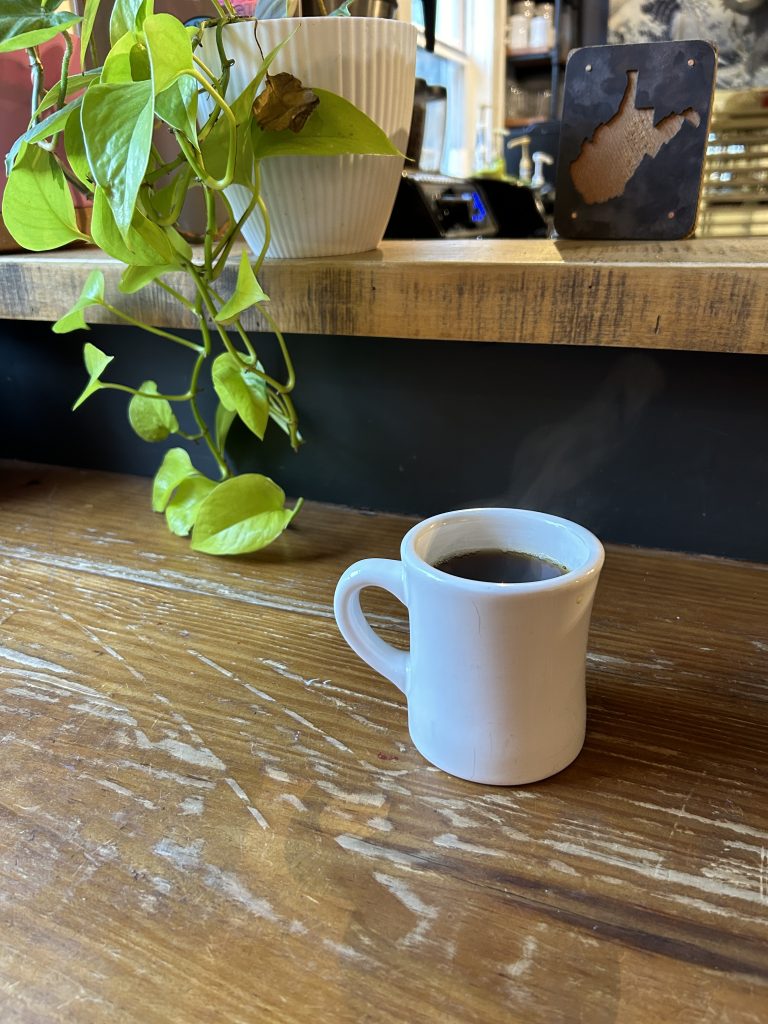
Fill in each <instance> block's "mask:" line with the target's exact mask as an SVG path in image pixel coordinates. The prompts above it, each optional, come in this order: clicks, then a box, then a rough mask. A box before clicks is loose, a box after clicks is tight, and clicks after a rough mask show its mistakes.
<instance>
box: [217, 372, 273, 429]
mask: <svg viewBox="0 0 768 1024" xmlns="http://www.w3.org/2000/svg"><path fill="white" fill-rule="evenodd" d="M211 378H212V380H213V387H214V389H215V391H216V394H217V395H218V396H219V401H220V402H221V404H222V405H223V406H224V407H225V408H226V409H229V410H230V412H236V413H237V415H238V416H239V417H240V419H241V420H242V421H243V423H245V425H246V427H248V429H249V430H250V431H251V432H252V433H254V434H255V435H256V437H258V438H259V439H260V440H262V439H263V437H264V432H265V431H266V429H267V423H268V422H269V400H268V398H267V386H266V384H265V383H264V381H263V379H262V378H261V377H260V376H259V375H258V374H257V373H254V372H253V370H248V369H245V368H244V367H242V366H240V365H239V364H238V362H237V360H236V359H235V358H234V357H233V356H231V355H230V354H229V352H222V353H221V355H219V356H217V357H216V358H215V359H214V361H213V366H212V367H211Z"/></svg>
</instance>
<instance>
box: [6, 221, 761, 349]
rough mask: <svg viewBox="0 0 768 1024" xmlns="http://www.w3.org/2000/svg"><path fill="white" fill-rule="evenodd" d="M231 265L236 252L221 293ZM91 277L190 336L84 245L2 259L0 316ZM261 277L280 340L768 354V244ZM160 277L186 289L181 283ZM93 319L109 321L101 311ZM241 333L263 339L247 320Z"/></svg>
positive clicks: (645, 248)
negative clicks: (99, 276)
mask: <svg viewBox="0 0 768 1024" xmlns="http://www.w3.org/2000/svg"><path fill="white" fill-rule="evenodd" d="M237 264H238V256H237V254H235V256H233V258H232V259H231V261H230V265H229V266H228V267H227V269H226V270H225V272H224V276H223V278H222V281H223V291H224V292H225V293H226V291H227V290H228V289H232V288H233V287H234V282H235V276H236V272H237ZM96 268H98V269H100V270H102V271H103V273H104V275H105V278H106V282H107V297H108V300H109V301H110V302H112V303H114V305H115V306H117V307H118V308H120V309H121V310H122V311H124V312H127V313H129V314H130V315H132V316H134V317H137V318H138V319H140V320H145V321H147V322H150V323H153V324H155V325H156V326H158V327H194V326H195V324H194V322H193V320H192V318H191V316H190V315H189V314H186V313H185V311H184V309H183V307H181V306H179V305H178V304H177V303H176V302H174V300H172V299H171V298H170V297H169V296H168V295H167V294H166V293H165V292H163V291H162V290H161V289H160V288H159V287H158V286H157V285H151V286H149V287H147V288H145V289H142V290H141V291H140V292H137V293H135V294H133V295H122V294H121V293H120V292H119V291H118V289H117V283H118V281H119V279H120V275H121V274H122V271H123V269H124V268H123V265H122V264H120V263H118V262H116V261H115V260H112V259H110V258H109V257H107V256H105V255H104V254H103V253H101V252H100V251H99V250H95V249H82V248H81V249H67V250H63V251H58V252H52V253H16V254H9V255H5V256H0V318H16V319H20V320H56V319H58V318H59V317H60V316H61V315H62V314H63V313H65V312H66V311H67V310H68V309H69V308H70V307H71V306H72V304H73V303H74V302H75V300H76V299H77V297H78V296H79V294H80V291H81V289H82V287H83V283H84V281H85V279H86V277H87V276H88V273H89V272H90V271H91V270H93V269H96ZM260 279H261V282H262V285H263V287H264V289H265V291H266V292H267V294H268V295H269V296H270V299H271V303H270V310H271V313H272V315H273V316H274V318H275V320H276V321H277V323H278V324H280V326H281V327H282V329H283V330H284V331H285V332H286V333H291V332H294V333H304V334H337V335H349V336H362V337H368V336H371V337H381V338H424V339H433V338H439V339H444V340H459V341H496V342H511V343H515V342H528V343H531V344H541V345H548V344H556V345H608V346H614V345H618V346H622V347H638V348H653V349H680V350H696V351H712V352H751V353H758V354H759V353H765V352H768V334H766V330H765V324H766V320H768V240H767V239H765V238H738V239H732V238H728V239H709V238H707V239H693V240H689V241H682V242H579V241H568V240H560V241H550V240H546V239H515V240H512V241H505V240H500V239H499V240H497V239H484V240H482V241H477V240H448V239H441V240H439V241H432V242H430V241H427V242H395V241H391V242H390V241H388V242H383V243H382V244H381V246H380V247H379V248H378V249H376V250H374V251H372V252H367V253H359V254H356V255H353V256H335V257H331V258H325V257H324V258H322V259H320V258H318V259H302V260H267V262H266V263H265V265H264V267H263V270H262V272H261V274H260ZM167 280H168V282H169V283H170V284H172V285H173V286H175V287H176V288H179V289H181V290H182V291H184V290H185V282H184V279H183V277H182V276H181V275H170V276H169V277H168V279H167ZM415 310H417V311H418V315H417V316H416V315H414V311H415ZM88 318H89V319H93V320H106V321H112V322H114V321H115V317H114V316H113V315H112V314H110V313H106V312H105V311H104V310H99V309H95V310H89V312H88ZM245 323H246V326H247V327H248V328H249V329H251V330H263V329H264V323H263V321H262V320H261V318H260V317H259V316H258V314H257V313H254V312H250V313H248V314H246V316H245Z"/></svg>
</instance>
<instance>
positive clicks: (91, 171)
mask: <svg viewBox="0 0 768 1024" xmlns="http://www.w3.org/2000/svg"><path fill="white" fill-rule="evenodd" d="M264 2H265V0H262V3H264ZM280 3H281V5H282V7H283V8H284V7H285V5H286V0H280ZM267 5H268V6H271V7H272V8H275V7H277V6H279V3H278V0H271V2H269V0H267ZM61 6H62V0H3V4H2V6H1V7H0V53H2V52H8V51H11V50H19V49H25V50H26V51H27V54H28V56H29V62H30V68H31V74H32V109H31V118H30V122H29V127H28V129H27V131H26V132H25V133H24V135H22V136H21V138H20V139H18V140H17V142H16V143H15V144H14V146H13V148H12V150H11V152H10V153H9V154H8V157H7V160H6V165H7V171H8V183H7V186H6V189H5V193H4V196H3V206H2V212H3V219H4V221H5V224H6V227H7V229H8V230H9V231H10V233H11V234H12V235H13V237H14V238H15V239H16V241H17V242H18V243H19V244H20V245H21V246H23V247H24V248H27V249H31V250H36V251H39V250H47V249H54V248H57V247H59V246H62V245H66V244H68V243H71V242H77V241H80V242H93V243H95V244H96V245H97V246H99V247H100V248H101V249H102V250H103V251H104V252H106V253H107V254H109V255H110V256H113V257H115V258H116V259H117V260H120V261H121V262H122V263H124V264H125V270H124V272H123V274H122V276H121V278H120V282H119V290H120V291H121V292H123V293H133V292H136V291H138V290H139V289H141V288H144V287H146V286H147V285H148V284H150V283H151V282H154V284H155V285H156V286H157V287H159V288H161V289H163V290H164V291H165V292H167V293H168V295H170V296H171V298H172V299H173V300H174V301H175V302H178V303H179V304H180V305H181V306H183V307H184V309H185V310H187V311H188V312H189V313H190V314H191V315H192V317H193V318H194V321H195V322H196V324H197V333H198V336H197V338H196V339H195V340H191V339H190V338H189V337H186V336H182V335H180V334H177V333H174V332H173V331H168V330H163V329H160V328H158V327H155V326H153V325H152V324H148V323H142V322H141V321H139V320H137V319H135V318H134V317H133V316H131V315H129V314H128V313H126V312H125V311H124V310H123V309H121V308H120V305H119V304H115V302H114V301H110V297H108V295H107V294H106V292H105V282H104V276H103V274H102V273H101V271H98V270H94V271H93V272H92V273H91V274H90V275H89V276H88V278H87V280H86V281H85V283H84V285H83V289H82V293H81V295H80V297H79V299H78V300H77V302H76V303H75V304H74V306H73V307H72V308H71V309H70V310H69V312H68V313H66V314H65V315H64V316H63V317H62V318H61V319H60V320H59V321H58V322H57V323H56V324H55V325H54V327H53V330H54V331H55V332H57V333H60V334H63V333H66V332H68V331H74V330H78V329H82V328H86V327H87V326H88V325H87V323H86V320H85V317H84V312H85V311H86V310H87V309H89V308H91V307H95V306H101V307H103V308H104V309H106V310H108V311H109V313H110V314H111V316H112V317H114V318H117V319H118V320H120V321H123V322H125V323H128V324H132V325H135V326H139V327H142V328H144V329H145V330H147V331H150V332H151V333H152V334H153V335H156V336H157V337H158V338H160V339H163V341H165V342H168V343H169V344H172V345H177V346H182V347H183V348H184V349H186V350H187V351H188V353H189V376H188V379H186V381H185V384H184V386H182V387H181V388H180V389H179V391H178V392H177V393H173V394H169V393H165V392H161V391H160V390H158V387H157V384H156V383H155V381H154V380H151V379H146V380H144V381H143V382H141V383H139V384H138V386H133V385H131V384H127V383H123V382H118V381H114V380H112V379H107V378H108V377H111V373H110V372H108V371H107V368H108V366H109V364H110V363H111V362H112V359H113V357H112V356H110V355H107V354H106V353H105V352H104V351H102V349H101V348H100V347H98V346H97V345H94V344H92V343H90V342H88V343H86V344H85V346H84V360H85V365H86V369H87V372H88V375H89V376H88V382H87V384H86V386H85V388H84V390H83V392H82V394H81V395H80V396H79V398H78V399H77V401H76V402H75V404H74V408H77V407H78V406H80V405H81V404H82V403H83V402H84V401H85V400H86V399H87V398H89V396H91V395H92V394H93V393H94V392H96V391H98V390H104V389H109V390H113V391H120V392H123V393H125V394H127V395H129V396H130V398H129V402H128V418H129V421H130V424H131V426H132V427H133V429H134V430H135V431H136V433H137V434H138V435H139V436H140V437H141V438H143V439H144V440H146V441H151V442H161V441H165V440H166V439H167V438H169V437H170V436H171V435H177V436H179V437H180V438H181V439H183V440H186V441H187V442H194V443H196V444H197V445H204V446H206V447H207V448H208V450H209V451H210V452H211V454H212V456H213V459H214V461H215V463H216V466H217V467H218V479H211V478H210V477H208V476H206V475H204V474H203V473H202V472H200V471H199V470H198V469H197V468H195V465H194V463H193V461H192V458H191V457H190V455H189V453H188V451H187V447H181V446H179V447H171V448H170V449H169V450H168V451H166V453H165V455H164V457H163V459H162V462H161V464H160V467H159V469H158V471H157V473H156V475H155V477H154V481H153V487H152V507H153V509H154V510H155V511H156V512H162V513H164V514H165V518H166V520H167V523H168V526H169V528H170V529H171V530H172V531H173V533H175V534H179V535H182V536H185V535H188V534H191V545H192V547H193V548H194V549H195V550H197V551H203V552H209V553H213V554H236V553H244V552H249V551H255V550H257V549H259V548H262V547H264V546H265V545H267V544H269V543H271V541H273V540H274V539H275V538H276V537H277V536H278V535H279V534H280V533H281V532H282V531H283V530H284V529H285V528H286V526H287V525H288V524H289V522H290V521H291V519H292V518H293V517H294V516H295V515H296V513H297V512H298V510H299V508H300V506H301V499H299V500H298V501H297V502H296V503H295V504H294V506H293V507H292V508H288V507H287V506H286V503H285V495H284V493H283V491H282V490H281V489H280V487H279V486H278V485H277V484H276V483H274V482H273V481H272V480H270V479H269V478H268V477H266V476H263V475H261V474H257V473H248V474H242V475H239V476H238V475H236V474H235V473H234V472H233V469H232V466H231V465H230V463H229V461H228V458H227V453H226V451H225V442H226V438H227V433H228V431H229V429H230V427H231V425H232V423H233V422H234V420H235V418H239V419H240V420H241V421H242V422H243V423H244V424H245V426H246V427H247V428H248V430H249V431H250V432H251V433H252V434H254V435H255V436H256V437H257V438H259V439H263V437H264V434H265V431H266V429H267V427H268V425H269V424H270V423H273V424H275V425H276V426H277V427H278V428H280V429H281V430H282V431H284V432H285V434H286V435H287V437H288V440H289V442H290V444H291V446H292V447H293V448H294V449H295V448H297V447H298V445H299V443H300V441H301V437H300V433H299V429H298V424H297V417H296V410H295V408H294V405H293V402H292V399H291V392H292V390H293V387H294V382H295V379H294V370H293V366H292V364H291V359H290V355H289V353H288V349H287V347H286V342H285V339H284V337H283V335H282V333H281V331H280V329H279V326H278V325H277V324H276V323H275V321H274V319H273V317H272V315H271V314H270V311H269V299H268V296H267V295H266V294H265V293H264V291H263V290H262V288H261V286H260V284H259V280H258V276H259V272H260V270H261V267H262V264H263V262H264V259H265V256H266V253H267V249H268V247H269V241H270V223H269V212H268V210H267V208H266V205H265V203H264V200H263V198H262V196H261V193H260V187H259V180H260V166H261V162H262V161H263V160H267V159H269V158H270V157H273V156H277V155H279V156H289V155H291V154H296V155H303V156H307V155H311V156H324V155H338V154H342V153H367V154H383V155H384V154H386V155H394V154H397V152H398V151H397V150H396V149H395V148H394V147H393V146H392V145H391V143H390V142H389V140H388V138H387V136H386V135H385V133H384V132H382V131H381V130H380V129H379V128H378V127H377V126H376V125H375V124H374V123H373V122H372V121H371V120H370V119H369V118H368V117H366V115H365V114H363V113H362V112H361V111H360V110H359V109H357V108H356V107H354V106H353V105H352V104H350V103H349V102H348V101H346V100H345V99H343V98H342V97H340V96H337V95H335V94H333V93H331V92H327V91H325V90H321V89H311V88H306V87H305V86H304V85H303V84H302V83H301V82H300V81H299V80H298V79H297V78H295V77H294V76H292V75H290V74H287V73H281V74H276V75H271V74H270V72H269V68H270V65H271V63H272V61H273V60H274V58H275V56H276V54H277V52H278V51H279V50H280V49H281V47H282V45H284V44H281V45H280V46H278V47H275V49H274V50H272V51H271V52H269V53H267V54H263V52H262V51H261V49H260V48H259V49H258V51H257V52H258V53H259V54H260V63H259V66H258V68H257V70H256V73H255V75H254V77H253V79H252V80H251V81H250V83H249V84H248V86H247V87H246V88H245V89H244V90H243V92H242V93H240V95H238V96H235V97H229V96H228V88H227V87H228V81H229V77H230V69H231V67H232V64H233V61H232V60H230V59H229V57H228V55H227V52H226V32H225V31H224V29H225V26H226V24H227V23H228V22H230V21H235V20H243V19H240V18H238V16H237V15H236V13H235V10H234V8H233V6H232V3H231V2H230V0H222V2H221V4H219V3H216V2H212V11H211V20H210V21H208V22H206V23H204V24H199V25H196V26H193V27H187V26H185V25H184V24H183V23H182V22H181V21H179V20H178V19H176V18H175V17H173V16H172V15H170V14H155V13H154V12H153V0H116V2H115V3H114V5H113V9H112V13H111V17H110V23H109V40H110V46H109V52H108V53H106V54H105V55H104V56H103V59H101V57H100V55H97V54H95V53H94V41H93V26H94V20H95V18H96V15H97V12H98V8H99V0H86V3H85V7H84V13H83V16H82V17H79V16H77V15H75V14H72V13H70V12H69V11H67V10H60V9H59V8H60V7H61ZM345 9H346V5H344V10H345ZM272 13H274V12H272ZM342 13H343V11H342ZM78 25H79V33H80V48H81V53H82V54H85V53H86V51H88V52H89V53H91V55H92V61H91V63H92V64H93V65H94V66H93V67H92V68H91V69H89V70H85V71H82V72H79V73H77V74H70V73H69V68H70V61H71V56H72V52H73V33H74V32H76V31H78ZM253 26H254V35H255V38H256V41H257V45H258V22H257V21H256V20H253ZM298 31H301V28H299V29H298ZM203 32H213V33H215V38H216V46H217V50H218V54H219V57H220V63H221V70H220V71H219V72H218V73H217V72H215V71H213V70H212V69H211V68H210V67H208V66H207V65H206V64H205V63H204V61H203V60H202V59H201V57H200V55H199V53H198V50H199V47H200V41H201V38H202V33H203ZM59 34H61V35H62V36H63V39H64V56H63V59H62V61H61V69H60V75H59V79H58V82H57V84H56V85H55V86H54V87H53V88H50V89H48V90H46V89H45V87H44V78H43V65H42V61H41V56H40V50H39V48H40V46H41V44H43V43H45V42H46V41H48V40H50V39H53V38H54V37H55V36H57V35H59ZM198 104H199V108H200V109H198ZM158 131H161V132H163V133H165V134H166V135H168V136H170V139H171V141H172V145H173V152H172V155H171V156H169V155H168V153H169V145H168V142H165V144H164V145H163V146H162V155H161V152H160V149H159V148H158V146H157V145H156V140H157V134H156V133H157V132H158ZM233 183H234V184H238V185H242V186H245V188H247V189H248V190H249V202H248V206H247V208H246V210H245V212H244V213H243V215H242V216H241V217H240V218H236V217H235V216H234V215H233V214H232V211H231V208H230V207H229V204H228V201H227V197H226V189H227V188H228V186H229V185H231V184H233ZM72 188H75V189H78V190H80V191H81V192H84V193H85V194H86V195H88V196H90V197H91V198H92V201H93V210H92V219H91V227H90V233H89V234H86V233H84V232H83V231H81V230H80V228H79V227H78V224H77V221H76V217H75V208H74V204H73V199H72V194H71V189H72ZM191 189H200V190H201V191H202V195H203V198H204V207H205V211H206V225H205V233H204V240H203V242H202V244H201V245H199V246H196V247H195V248H194V249H193V248H192V247H191V246H190V244H189V243H188V242H187V240H186V239H185V237H184V235H183V234H182V232H181V230H180V229H179V218H180V216H181V213H182V209H183V207H184V203H185V200H186V198H187V195H188V193H189V192H190V190H191ZM217 197H219V198H220V200H221V202H222V203H223V206H224V208H225V209H226V210H227V211H228V213H229V219H228V222H227V223H226V225H225V226H224V228H223V229H222V228H221V226H220V225H218V224H217V214H216V205H217V204H216V200H217ZM254 211H258V214H259V215H260V216H261V217H263V219H264V225H265V241H264V244H263V248H262V250H261V252H259V253H258V254H256V255H255V258H254V256H252V255H248V253H247V252H243V254H242V256H241V257H240V262H239V267H238V270H237V279H236V283H235V284H234V288H232V287H230V289H229V293H228V294H227V293H225V290H224V287H223V281H224V279H223V278H222V272H223V271H224V268H225V266H226V264H227V260H228V258H229V257H230V255H231V252H232V247H233V245H234V243H235V240H236V239H237V237H238V234H239V230H240V227H241V225H242V224H243V223H244V222H245V220H246V218H248V217H249V216H250V215H251V214H252V213H254ZM179 272H181V273H182V274H183V275H185V276H184V277H183V278H182V280H184V281H185V282H186V283H185V285H184V286H179V278H178V276H177V275H178V273H179ZM169 274H173V275H174V277H173V279H172V280H173V283H171V282H170V281H169V280H167V275H169ZM253 307H255V308H256V309H257V310H258V311H259V313H260V314H261V316H262V317H263V318H264V320H265V321H266V323H267V324H268V325H269V327H270V329H271V330H272V331H274V334H275V336H276V338H277V343H278V345H279V349H280V352H281V355H282V360H283V362H284V374H283V375H281V379H278V377H276V376H273V375H271V374H269V373H267V372H266V370H265V369H264V366H263V365H262V363H261V361H260V360H259V356H258V353H257V351H256V348H255V346H254V344H253V341H252V339H251V338H250V337H249V335H248V333H247V332H246V330H245V328H244V327H243V323H242V317H243V314H244V313H245V312H246V311H247V310H250V309H251V308H253ZM211 387H212V388H213V390H214V391H215V393H216V396H217V399H218V405H217V409H216V413H215V417H214V419H213V422H212V423H211V422H207V421H206V418H205V416H204V415H203V412H202V411H201V403H200V398H201V394H202V392H203V391H205V390H206V389H210V388H211ZM180 407H187V408H188V410H189V411H190V412H191V416H188V417H187V418H188V419H189V424H190V429H188V430H184V429H182V427H181V426H180V423H179V417H178V416H177V412H179V411H180Z"/></svg>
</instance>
